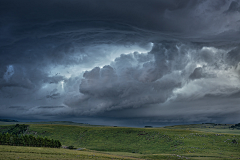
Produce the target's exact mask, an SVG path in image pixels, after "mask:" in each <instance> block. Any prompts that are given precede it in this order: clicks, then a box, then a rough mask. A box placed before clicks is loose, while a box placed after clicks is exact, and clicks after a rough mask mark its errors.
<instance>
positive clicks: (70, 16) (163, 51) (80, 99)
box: [0, 0, 240, 123]
mask: <svg viewBox="0 0 240 160" xmlns="http://www.w3.org/2000/svg"><path fill="white" fill-rule="evenodd" d="M239 7H240V5H239V2H238V1H234V0H218V1H211V0H199V1H190V0H181V1H178V0H168V1H166V0H148V1H145V0H138V1H136V0H121V1H119V0H101V1H97V0H72V1H67V0H50V1H49V0H43V1H37V0H32V1H27V0H21V1H19V0H0V21H1V23H0V55H1V58H0V108H1V111H2V112H1V113H0V116H6V115H9V117H14V116H15V117H19V118H21V117H24V116H26V115H28V116H29V117H32V118H35V119H44V117H48V118H57V117H58V118H61V117H65V118H66V117H71V118H72V117H78V118H79V117H89V116H90V117H92V118H93V117H94V118H96V119H98V118H100V119H108V118H113V117H114V116H115V117H118V118H120V119H121V118H122V119H125V120H124V121H125V122H127V121H130V119H131V118H132V119H135V120H133V121H134V123H135V122H136V121H139V120H141V119H142V120H143V121H144V123H145V122H152V123H153V122H154V123H155V122H156V123H158V122H163V121H164V122H166V121H168V122H171V121H172V122H180V121H181V122H186V121H187V120H188V119H189V121H190V120H191V121H195V122H200V121H222V122H224V121H225V122H230V121H232V122H233V121H235V120H236V121H237V120H239V119H238V118H237V117H236V114H234V113H238V112H239V111H238V109H237V108H236V105H237V104H238V98H237V97H238V95H239V92H240V91H239V90H240V88H239V86H240V85H239V83H240V82H239V74H240V68H239V60H240V56H239V53H240V49H239V43H240V41H239V33H240V28H239V26H240V25H239V23H240V18H239V17H240V12H239ZM226 108H227V109H228V111H229V112H226V111H224V109H226ZM207 110H209V111H207ZM13 111H16V113H14V114H13ZM230 115H232V116H230ZM159 117H160V118H159ZM175 117H178V118H175ZM227 117H231V120H227ZM48 118H46V119H48ZM103 121H105V120H103ZM106 121H107V120H106ZM125 122H124V123H125Z"/></svg>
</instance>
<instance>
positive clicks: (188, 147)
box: [0, 123, 240, 159]
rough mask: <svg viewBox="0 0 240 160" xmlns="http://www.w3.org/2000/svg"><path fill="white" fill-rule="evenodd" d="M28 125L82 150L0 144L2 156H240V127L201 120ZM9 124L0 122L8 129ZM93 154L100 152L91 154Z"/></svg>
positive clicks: (39, 133)
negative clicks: (163, 123) (154, 125)
mask: <svg viewBox="0 0 240 160" xmlns="http://www.w3.org/2000/svg"><path fill="white" fill-rule="evenodd" d="M5 124H7V123H5ZM28 125H29V128H28V130H27V131H26V133H25V134H33V135H34V136H46V137H48V138H52V139H57V140H60V141H61V143H62V145H63V146H70V145H72V146H74V147H76V148H82V150H80V151H79V150H68V149H50V148H35V147H21V146H19V147H17V146H0V153H1V154H0V159H1V158H2V159H17V158H16V157H19V155H20V154H23V155H26V156H27V155H29V156H30V157H23V156H20V157H22V159H36V158H34V156H37V155H38V154H41V155H42V156H43V157H42V159H64V158H63V157H62V155H61V153H66V154H65V155H66V156H67V155H68V157H65V159H87V158H89V159H108V158H110V159H112V158H114V159H131V158H137V159H181V158H183V159H186V158H188V159H238V158H239V159H240V145H239V143H240V130H237V129H235V130H230V129H229V126H228V125H223V126H221V125H217V126H216V125H215V126H214V125H213V124H201V125H200V124H199V125H183V126H169V127H164V128H128V127H103V126H101V127H96V126H90V125H88V126H81V125H76V124H75V125H61V124H59V123H58V124H28ZM4 127H5V128H4ZM6 127H7V126H6V125H4V126H0V128H3V129H5V130H6ZM209 127H210V128H209ZM236 142H237V143H236ZM28 150H29V151H28ZM46 151H48V152H49V153H48V152H46ZM10 152H11V154H9V153H10ZM45 152H46V153H45ZM55 153H56V154H55ZM57 153H59V154H60V156H59V154H57ZM92 154H95V155H96V154H99V156H98V158H96V157H94V156H93V157H91V155H92ZM10 155H12V156H13V155H14V156H13V157H9V156H10ZM50 155H51V156H50ZM75 155H78V157H76V156H75ZM106 155H108V156H107V157H106ZM31 156H32V157H31ZM114 156H115V157H114ZM14 157H15V158H14ZM90 157H91V158H90Z"/></svg>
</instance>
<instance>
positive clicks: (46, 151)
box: [0, 145, 140, 160]
mask: <svg viewBox="0 0 240 160" xmlns="http://www.w3.org/2000/svg"><path fill="white" fill-rule="evenodd" d="M6 159H19V160H21V159H43V160H44V159H48V160H49V159H58V160H66V159H71V160H75V159H85V160H93V159H98V160H109V159H116V160H117V159H119V160H120V159H124V160H133V159H137V158H134V157H130V156H120V155H112V154H107V153H98V152H94V151H76V150H68V149H56V148H39V147H22V146H21V147H20V146H3V145H0V160H6ZM138 159H140V158H138Z"/></svg>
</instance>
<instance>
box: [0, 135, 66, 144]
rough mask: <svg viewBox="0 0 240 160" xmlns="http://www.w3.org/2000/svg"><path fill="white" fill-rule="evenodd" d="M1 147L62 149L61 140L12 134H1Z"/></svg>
mask: <svg viewBox="0 0 240 160" xmlns="http://www.w3.org/2000/svg"><path fill="white" fill-rule="evenodd" d="M0 145H12V146H31V147H51V148H60V147H61V146H62V144H61V142H60V141H59V140H53V139H48V138H47V137H44V138H43V137H34V136H33V135H16V134H11V133H3V134H0Z"/></svg>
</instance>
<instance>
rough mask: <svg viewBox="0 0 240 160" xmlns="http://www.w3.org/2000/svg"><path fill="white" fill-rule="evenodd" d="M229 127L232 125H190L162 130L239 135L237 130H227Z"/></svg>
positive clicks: (168, 127) (239, 132) (239, 131)
mask: <svg viewBox="0 0 240 160" xmlns="http://www.w3.org/2000/svg"><path fill="white" fill-rule="evenodd" d="M230 126H232V124H190V125H176V126H166V127H164V128H167V129H181V130H192V131H202V132H212V133H227V134H238V135H240V130H239V129H229V127H230Z"/></svg>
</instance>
